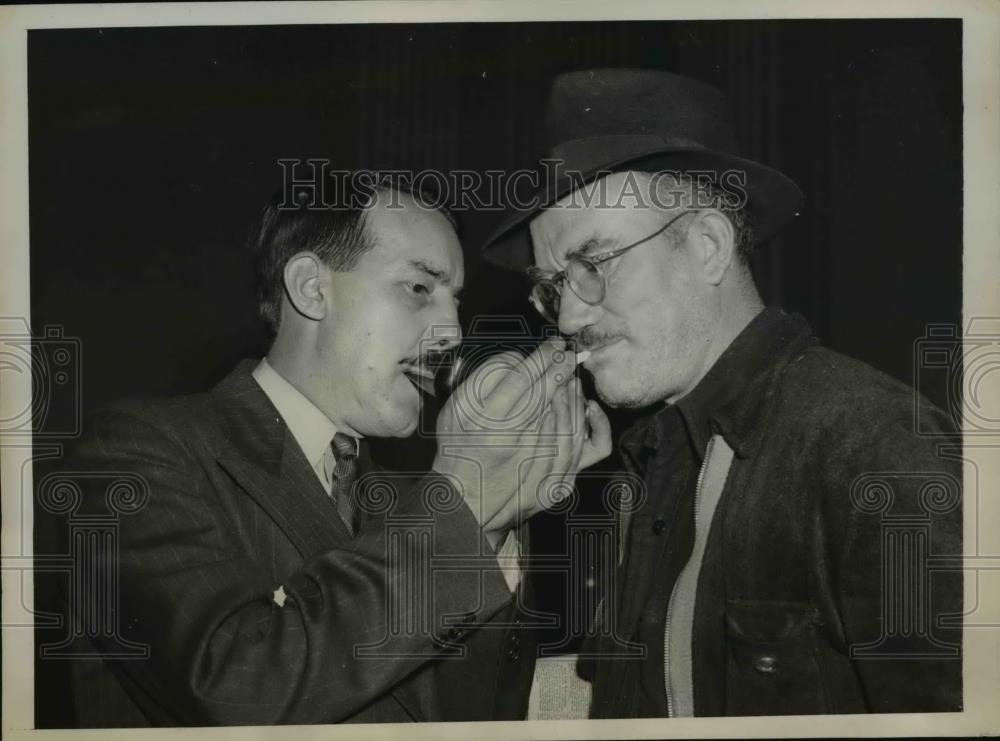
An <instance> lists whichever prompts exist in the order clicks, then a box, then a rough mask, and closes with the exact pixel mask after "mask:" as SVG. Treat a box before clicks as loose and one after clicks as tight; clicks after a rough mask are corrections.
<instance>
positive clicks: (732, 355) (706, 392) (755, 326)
mask: <svg viewBox="0 0 1000 741" xmlns="http://www.w3.org/2000/svg"><path fill="white" fill-rule="evenodd" d="M817 343H818V340H817V339H816V337H815V336H814V335H813V333H812V330H811V329H810V328H809V324H808V323H807V322H806V320H805V319H804V318H803V317H801V316H799V315H798V314H786V313H785V312H784V311H782V310H781V309H777V308H768V309H764V311H762V312H761V313H760V314H758V315H757V316H756V317H754V319H753V320H751V322H750V323H749V324H748V325H747V326H746V327H745V328H744V329H743V331H742V332H740V334H739V335H738V336H737V337H736V339H734V340H733V341H732V343H730V345H729V347H727V348H726V350H725V351H724V352H723V353H722V355H720V356H719V359H718V360H717V361H716V362H715V364H714V365H713V366H712V367H711V368H710V369H709V371H708V373H706V374H705V377H704V378H702V379H701V381H700V382H699V383H698V385H697V386H695V388H694V389H693V390H692V391H691V392H690V393H688V394H687V395H686V396H685V397H684V398H682V399H680V400H679V401H678V402H677V404H676V406H677V408H678V410H679V411H680V413H681V416H682V417H683V418H684V422H685V425H686V427H687V430H688V433H689V435H690V438H691V442H692V445H693V446H694V449H695V450H696V451H697V453H698V455H699V456H702V455H704V452H705V447H706V445H707V444H708V440H709V438H710V437H711V436H712V435H713V434H714V433H716V432H718V433H719V434H721V435H722V436H723V437H724V438H725V440H726V442H727V443H728V444H729V446H730V447H732V448H733V450H734V451H735V452H736V455H737V456H739V457H741V458H744V457H747V456H749V455H751V454H752V452H753V450H754V449H755V448H756V445H757V443H758V442H759V439H760V435H761V431H760V429H759V428H758V422H759V420H760V417H761V413H762V412H763V411H764V409H765V408H766V404H767V401H768V399H769V398H770V396H771V394H773V393H774V379H775V378H776V377H777V376H778V375H780V373H781V372H782V371H783V370H784V368H785V366H787V365H788V363H789V362H790V361H791V360H792V359H793V358H794V357H796V356H797V355H798V354H800V353H801V352H802V351H803V350H805V349H806V348H807V347H811V346H813V345H816V344H817ZM666 412H667V410H666V409H663V408H661V409H660V410H658V411H657V412H655V413H652V414H650V415H647V416H646V417H644V418H643V419H641V420H640V421H639V422H637V423H636V424H635V425H634V426H633V427H632V428H631V429H629V430H628V431H627V432H626V433H625V434H624V435H623V436H622V441H621V448H622V451H623V453H624V454H626V455H627V456H628V458H629V459H630V460H631V461H632V462H633V463H636V462H638V463H640V464H641V462H642V461H643V460H644V459H645V458H646V457H647V456H648V455H649V453H650V452H652V451H654V450H656V449H657V447H658V446H659V444H660V440H661V428H662V424H663V422H664V419H665V415H666Z"/></svg>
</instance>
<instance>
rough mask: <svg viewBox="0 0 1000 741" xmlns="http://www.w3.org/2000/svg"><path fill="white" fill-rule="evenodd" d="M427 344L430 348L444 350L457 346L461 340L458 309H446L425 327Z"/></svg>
mask: <svg viewBox="0 0 1000 741" xmlns="http://www.w3.org/2000/svg"><path fill="white" fill-rule="evenodd" d="M427 338H428V340H427V344H428V347H429V348H430V349H432V350H437V351H440V352H444V351H447V350H451V349H452V348H453V347H457V346H458V345H459V344H461V342H462V327H461V325H460V324H459V323H458V310H457V309H456V308H454V307H451V308H449V309H446V310H444V311H442V312H441V314H440V315H439V316H438V317H436V318H435V320H434V323H433V324H431V326H430V327H429V328H428V329H427Z"/></svg>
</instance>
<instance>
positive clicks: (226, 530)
mask: <svg viewBox="0 0 1000 741" xmlns="http://www.w3.org/2000/svg"><path fill="white" fill-rule="evenodd" d="M73 463H74V465H75V466H76V470H77V471H78V472H80V473H82V474H86V472H88V471H91V472H92V471H123V472H129V473H130V474H135V475H138V476H140V477H142V479H144V480H145V482H146V484H147V486H148V492H149V498H148V502H146V503H145V505H144V506H143V507H142V508H141V509H138V510H137V511H135V512H133V513H132V514H129V515H128V516H126V517H122V518H121V520H120V526H119V528H118V533H117V540H118V543H117V549H116V550H117V554H118V555H117V558H116V557H115V556H114V555H113V554H114V551H112V555H111V556H108V558H111V559H113V561H114V562H113V563H112V564H103V563H96V564H94V567H95V568H96V569H97V571H95V573H98V572H99V571H101V570H102V569H103V568H104V567H105V566H108V565H110V566H111V568H113V569H116V570H117V573H118V591H119V596H118V603H119V609H120V615H119V619H118V620H117V623H118V625H120V626H122V629H123V631H124V636H123V637H124V638H126V639H127V640H128V641H132V642H136V643H144V644H147V645H148V646H149V649H150V654H149V657H148V659H144V660H136V659H129V660H124V659H123V660H117V661H115V660H111V661H109V663H110V664H111V665H112V667H113V668H114V670H115V671H116V673H118V675H119V678H120V679H121V681H122V682H123V684H124V685H125V686H126V688H127V689H128V691H129V693H130V694H131V695H132V696H133V698H134V699H135V700H136V702H137V703H138V704H140V706H142V707H143V708H144V710H145V711H146V712H147V714H148V715H149V716H150V717H151V719H152V720H153V722H154V723H157V724H165V725H170V724H173V725H204V724H253V725H260V724H273V723H331V722H337V721H340V720H343V719H345V718H348V717H350V716H351V715H353V714H354V713H356V712H357V711H359V710H360V709H362V708H363V707H364V706H365V705H367V704H368V703H370V702H371V701H373V700H374V699H376V698H378V697H380V696H381V695H383V694H384V693H386V692H387V691H389V690H390V688H392V686H393V685H394V684H396V683H398V682H400V680H402V679H404V678H405V677H406V676H407V675H408V674H410V673H411V672H413V671H415V670H416V669H418V668H419V667H420V666H422V665H424V664H426V663H427V662H428V661H431V660H434V659H436V658H438V657H440V656H441V655H442V653H443V652H444V651H445V650H447V647H446V646H445V645H444V644H445V643H448V644H451V647H452V650H453V651H454V650H455V648H456V646H457V644H458V642H460V640H461V639H462V637H463V636H464V635H465V633H466V632H467V631H468V630H470V629H471V628H472V627H473V626H475V625H476V624H482V623H485V622H487V621H488V620H489V618H490V617H491V616H492V615H493V614H495V613H496V612H497V611H499V610H500V609H501V608H503V607H504V605H506V604H507V603H508V602H509V601H510V592H509V591H508V589H507V586H506V584H505V582H504V580H503V578H502V576H501V575H500V572H499V570H498V569H497V568H496V564H495V559H493V567H492V569H490V568H489V567H488V565H487V566H484V565H483V563H484V555H485V556H486V559H485V561H486V562H487V563H488V561H489V560H490V558H492V556H493V553H492V551H491V550H490V549H489V546H488V545H486V544H485V540H484V539H483V538H482V536H481V533H480V530H479V528H478V526H477V524H476V522H475V519H474V518H473V516H472V514H471V512H470V511H469V510H468V508H467V507H465V506H464V505H462V506H458V507H450V508H449V507H440V506H439V507H435V508H434V511H433V512H429V511H428V510H427V506H428V505H427V503H426V502H425V501H424V497H422V496H420V495H419V494H420V491H419V490H420V489H421V488H422V487H423V486H424V485H426V484H428V483H433V484H434V485H436V486H438V492H439V493H440V491H441V488H440V484H441V483H442V482H441V481H431V480H430V479H425V480H423V481H421V482H418V484H417V486H416V487H415V489H416V490H415V491H413V492H411V493H410V495H407V493H403V494H402V495H400V496H399V497H398V499H397V501H396V503H395V509H394V510H393V514H394V516H398V517H399V518H401V520H406V519H407V518H411V519H413V520H414V521H416V520H420V519H421V518H422V521H423V522H424V523H425V524H424V527H423V528H418V529H414V531H413V533H412V534H409V533H407V534H406V535H404V536H403V537H401V538H397V539H394V540H393V544H392V547H390V544H389V543H388V542H387V537H386V535H385V532H384V529H383V528H373V529H372V530H373V532H371V533H365V534H364V535H361V536H359V537H358V538H357V539H356V540H355V541H353V542H352V544H351V546H352V547H351V548H350V549H349V550H347V549H339V550H330V551H328V552H325V553H322V554H320V555H318V556H317V557H315V558H313V559H312V560H309V561H307V562H306V563H305V564H304V565H303V566H302V567H301V569H299V570H298V572H296V573H295V574H293V575H292V577H291V578H289V579H287V580H286V581H285V582H284V584H283V585H282V588H283V591H284V599H283V600H282V599H281V596H280V595H279V596H278V597H277V598H276V594H275V584H273V583H272V577H271V575H270V572H269V571H268V570H267V569H265V568H264V567H263V565H262V564H260V563H259V562H257V561H256V560H255V557H254V554H253V553H252V552H248V551H249V550H250V549H247V548H246V547H245V546H243V545H242V544H241V543H240V542H239V541H238V540H237V539H236V538H235V536H234V535H233V524H232V522H231V520H230V519H229V518H228V517H227V513H226V511H225V508H224V506H223V504H222V501H221V500H220V498H219V497H218V496H217V493H216V492H215V491H214V490H213V488H212V485H211V482H210V480H209V478H208V477H207V475H206V474H205V472H204V470H203V469H202V467H201V463H200V462H199V461H198V460H196V459H195V457H194V456H193V455H192V454H191V453H190V452H189V451H186V450H185V449H184V447H183V446H182V445H179V444H178V443H177V442H174V441H173V440H172V439H171V437H170V435H168V434H167V433H165V432H164V431H162V430H161V429H159V428H158V426H156V425H154V424H151V423H149V422H145V421H142V420H139V419H137V418H136V417H134V416H131V415H125V414H121V413H106V414H102V415H101V416H99V417H96V418H94V420H93V427H92V431H91V434H90V435H89V436H88V437H87V438H86V439H85V440H84V441H82V443H81V445H80V448H79V449H78V454H77V455H76V456H75V457H74V459H73ZM92 480H93V477H90V478H88V476H86V475H81V477H80V481H81V488H82V494H83V505H82V509H81V512H88V511H89V512H90V513H99V512H101V511H102V508H103V507H104V496H105V492H104V491H103V490H99V489H98V488H97V487H96V486H94V487H93V488H90V487H91V484H89V483H88V481H92ZM451 492H452V494H454V496H456V497H457V496H458V494H457V492H454V490H451ZM429 518H432V523H433V524H432V526H431V527H430V528H429V529H428V528H427V527H426V523H427V522H428V521H429ZM428 530H429V531H428ZM432 553H433V555H434V558H435V561H434V563H435V564H439V563H440V562H441V561H447V563H448V568H447V570H444V569H441V568H437V569H436V570H435V571H434V572H433V573H432V572H431V561H430V559H431V555H432ZM104 592H106V590H103V591H102V590H90V591H89V592H88V593H87V594H85V595H83V599H84V604H85V606H86V607H85V609H87V608H93V607H94V605H95V603H96V602H97V601H98V600H101V599H106V598H108V595H107V594H105V593H104ZM279 603H281V604H279ZM446 618H447V619H446ZM99 642H100V641H99ZM105 645H106V646H107V645H110V644H109V643H108V642H107V641H105ZM457 648H458V650H460V649H461V647H460V646H457ZM456 691H463V690H462V689H461V688H456Z"/></svg>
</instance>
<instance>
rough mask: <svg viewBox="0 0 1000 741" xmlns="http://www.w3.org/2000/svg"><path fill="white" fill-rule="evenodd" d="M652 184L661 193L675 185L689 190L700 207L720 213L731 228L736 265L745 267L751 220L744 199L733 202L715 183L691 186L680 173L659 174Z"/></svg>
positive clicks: (749, 252)
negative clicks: (737, 263) (659, 176)
mask: <svg viewBox="0 0 1000 741" xmlns="http://www.w3.org/2000/svg"><path fill="white" fill-rule="evenodd" d="M664 176H666V177H665V178H664ZM664 179H666V180H667V181H668V182H667V183H666V184H665V183H664V182H663V180H664ZM656 183H657V187H658V188H661V189H663V188H666V187H673V186H678V185H680V186H684V187H689V188H691V198H692V199H695V198H697V199H698V205H699V206H700V207H710V208H715V209H717V210H719V211H721V212H722V214H723V215H724V216H725V217H726V218H727V219H729V223H730V224H732V227H733V233H734V242H735V248H736V259H737V261H738V262H740V263H742V264H744V265H747V264H749V262H750V256H751V255H752V254H753V250H754V231H753V217H752V215H751V213H750V208H749V206H748V205H747V204H746V202H745V198H734V197H733V194H732V193H730V192H729V191H728V190H727V189H726V187H725V186H724V185H720V184H718V183H716V182H702V181H698V182H695V180H694V178H692V177H691V176H690V175H688V174H687V173H683V172H682V173H676V174H674V173H670V174H669V175H668V174H667V173H663V174H661V178H660V179H658V180H657V181H656Z"/></svg>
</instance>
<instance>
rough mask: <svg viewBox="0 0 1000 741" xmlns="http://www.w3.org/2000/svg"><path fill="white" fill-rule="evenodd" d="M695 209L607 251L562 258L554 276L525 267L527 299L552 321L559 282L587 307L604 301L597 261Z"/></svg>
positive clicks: (615, 254) (559, 297)
mask: <svg viewBox="0 0 1000 741" xmlns="http://www.w3.org/2000/svg"><path fill="white" fill-rule="evenodd" d="M696 212H697V211H696V210H692V211H684V212H683V213H680V214H677V216H675V217H674V218H672V219H670V221H668V222H667V223H666V224H664V225H663V226H661V227H660V228H659V229H657V230H656V231H655V232H653V233H652V234H650V235H649V236H648V237H643V238H642V239H640V240H639V241H638V242H633V243H632V244H629V245H625V246H624V247H619V248H618V249H616V250H611V251H610V252H602V253H600V254H597V255H589V256H587V257H584V256H583V255H573V256H571V257H570V258H569V259H568V260H567V261H566V269H565V270H560V271H559V272H558V273H556V274H555V275H552V276H549V277H540V275H541V271H540V270H538V268H534V267H532V268H528V276H529V277H530V278H532V279H533V280H534V281H535V284H534V285H533V286H532V287H531V295H530V296H529V300H530V301H531V303H532V305H533V306H534V307H535V309H536V310H537V311H538V313H539V314H541V315H542V316H543V317H544V318H545V319H546V320H547V321H549V322H552V323H553V324H558V323H559V305H560V303H561V302H562V292H563V285H564V284H566V285H569V287H570V289H572V291H573V293H575V294H576V295H577V296H579V297H580V300H581V301H585V302H586V303H588V304H590V305H591V306H596V305H597V304H599V303H601V302H602V301H603V300H604V294H605V292H606V291H607V284H606V282H605V280H604V274H603V273H602V272H601V269H600V268H599V267H598V265H600V264H601V263H604V262H607V261H608V260H612V259H614V258H616V257H618V256H619V255H623V254H625V253H626V252H628V251H629V250H630V249H632V248H633V247H638V246H639V245H640V244H644V243H645V242H648V241H649V240H651V239H653V238H654V237H658V236H660V235H661V234H663V232H665V231H666V230H667V229H669V228H670V226H671V225H672V224H673V223H674V222H675V221H677V220H678V219H679V218H681V217H682V216H687V215H688V214H693V213H696Z"/></svg>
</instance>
